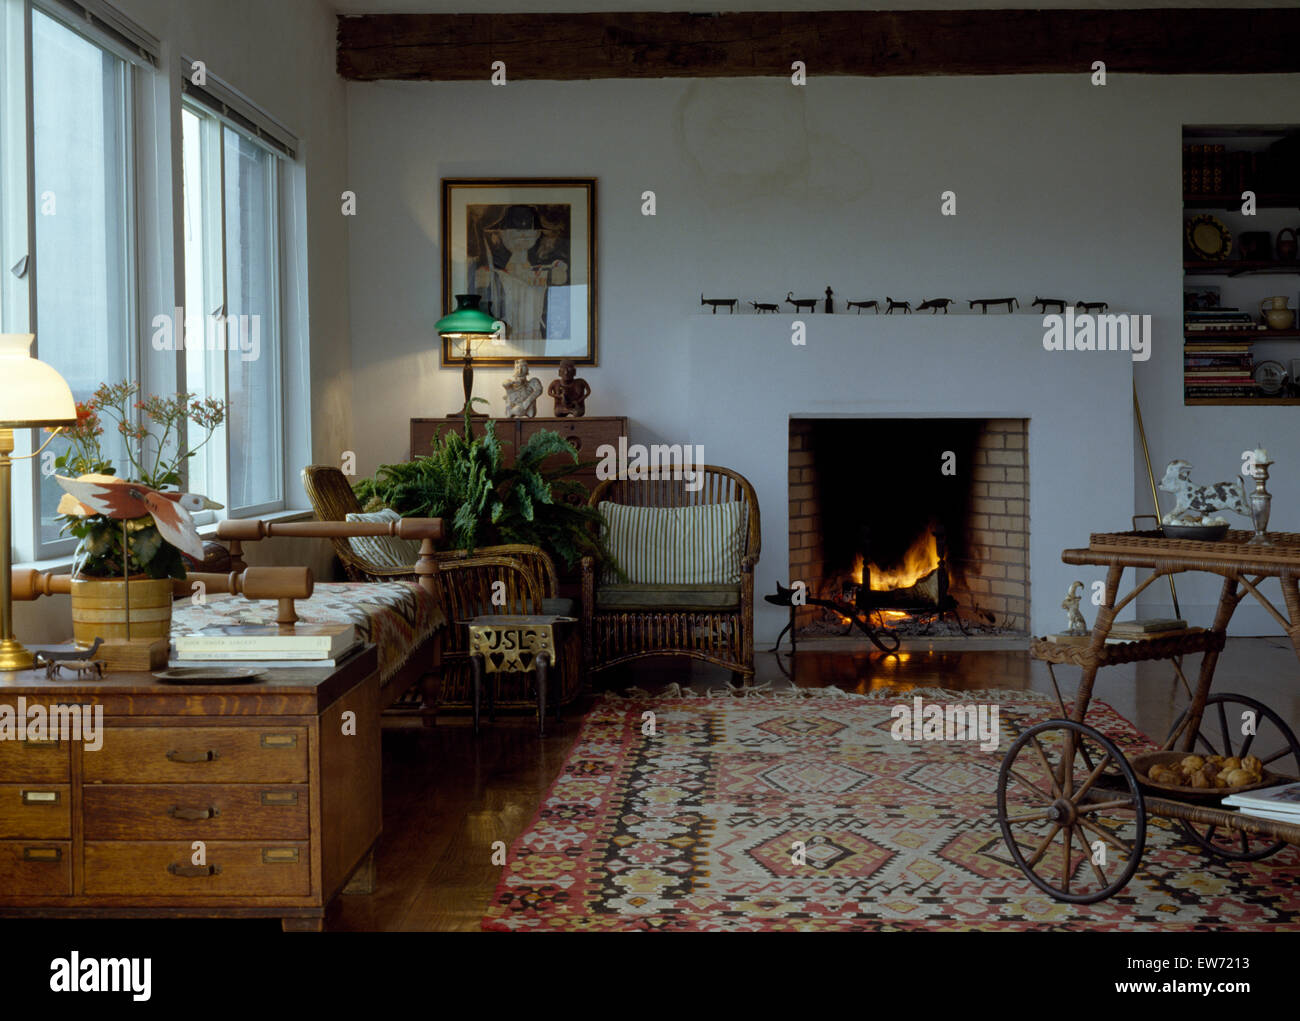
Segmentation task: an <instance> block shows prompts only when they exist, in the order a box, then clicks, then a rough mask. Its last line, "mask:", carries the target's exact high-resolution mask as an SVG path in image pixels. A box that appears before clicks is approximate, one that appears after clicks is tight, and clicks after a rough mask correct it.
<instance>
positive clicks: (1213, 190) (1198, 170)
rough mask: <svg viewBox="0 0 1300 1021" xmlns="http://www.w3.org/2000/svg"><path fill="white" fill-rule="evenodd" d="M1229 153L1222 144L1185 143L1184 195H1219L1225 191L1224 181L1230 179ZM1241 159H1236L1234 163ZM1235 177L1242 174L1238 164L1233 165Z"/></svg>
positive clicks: (1234, 154) (1233, 154)
mask: <svg viewBox="0 0 1300 1021" xmlns="http://www.w3.org/2000/svg"><path fill="white" fill-rule="evenodd" d="M1230 155H1232V156H1236V155H1237V153H1231V154H1229V153H1228V152H1227V150H1226V147H1225V146H1222V145H1212V144H1211V145H1185V146H1183V194H1184V195H1219V194H1222V193H1223V189H1224V182H1225V180H1227V179H1228V158H1229V156H1230ZM1236 162H1239V161H1234V163H1236ZM1233 170H1234V172H1235V173H1234V175H1233V176H1234V177H1236V176H1237V175H1239V174H1241V173H1242V171H1241V169H1240V168H1239V167H1238V166H1234V167H1233Z"/></svg>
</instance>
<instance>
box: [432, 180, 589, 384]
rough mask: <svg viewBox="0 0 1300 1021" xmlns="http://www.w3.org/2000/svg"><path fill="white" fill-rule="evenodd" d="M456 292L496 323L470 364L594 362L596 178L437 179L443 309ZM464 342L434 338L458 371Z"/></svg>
mask: <svg viewBox="0 0 1300 1021" xmlns="http://www.w3.org/2000/svg"><path fill="white" fill-rule="evenodd" d="M457 294H477V295H479V299H480V300H479V307H480V308H481V309H483V311H485V312H487V313H488V314H489V315H491V316H493V317H494V318H495V319H498V320H500V321H501V322H502V323H504V324H505V325H504V327H503V328H502V329H501V330H500V331H499V333H498V335H497V336H495V337H493V338H491V339H490V340H485V341H478V342H477V343H475V344H474V345H473V347H472V348H471V350H470V355H471V357H472V358H473V360H474V364H475V365H510V364H512V363H513V362H514V360H515V359H516V358H524V359H527V361H528V363H529V364H530V365H557V364H559V362H560V360H561V359H564V358H569V359H572V360H573V361H574V362H575V363H576V364H579V365H595V364H596V181H595V178H583V177H578V178H445V179H444V180H443V182H442V307H443V314H444V315H445V314H446V313H448V312H450V311H452V309H454V308H455V307H456V299H455V296H456V295H457ZM464 343H465V342H464V340H462V339H460V338H447V337H444V338H443V340H442V364H443V365H444V366H455V365H460V364H461V361H462V359H463V358H464V355H465V350H464Z"/></svg>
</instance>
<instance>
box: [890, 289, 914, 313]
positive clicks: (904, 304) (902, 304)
mask: <svg viewBox="0 0 1300 1021" xmlns="http://www.w3.org/2000/svg"><path fill="white" fill-rule="evenodd" d="M885 301H887V302H889V304H888V306H886V308H885V315H893V312H894V309H896V308H901V309H902V310H903V312H904V314H905V315H911V314H912V303H911V302H910V301H895V300H894V299H893V298H891V297H890V296H889V295H888V294H886V295H885Z"/></svg>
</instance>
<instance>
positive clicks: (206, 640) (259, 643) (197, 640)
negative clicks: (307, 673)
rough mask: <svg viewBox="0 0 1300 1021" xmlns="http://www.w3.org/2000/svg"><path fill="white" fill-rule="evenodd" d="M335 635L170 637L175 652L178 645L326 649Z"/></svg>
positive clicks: (262, 649) (200, 648)
mask: <svg viewBox="0 0 1300 1021" xmlns="http://www.w3.org/2000/svg"><path fill="white" fill-rule="evenodd" d="M335 641H336V639H335V638H334V636H332V635H297V636H293V635H285V636H284V637H280V638H277V637H275V636H266V635H258V636H252V635H250V636H248V637H241V636H239V635H211V636H208V635H177V636H176V637H174V638H173V639H172V644H173V645H174V646H175V647H176V650H177V651H178V652H179V651H181V650H182V649H183V650H186V651H188V652H200V651H205V650H206V651H211V652H258V653H269V652H298V653H308V654H309V653H312V652H317V651H319V652H322V653H326V654H328V653H330V652H332V651H333V650H334V648H335V644H334V643H335Z"/></svg>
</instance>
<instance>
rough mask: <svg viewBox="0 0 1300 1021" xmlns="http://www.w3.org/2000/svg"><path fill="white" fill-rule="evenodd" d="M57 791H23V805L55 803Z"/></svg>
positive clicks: (57, 801) (57, 798)
mask: <svg viewBox="0 0 1300 1021" xmlns="http://www.w3.org/2000/svg"><path fill="white" fill-rule="evenodd" d="M58 803H59V792H58V791H23V804H24V805H57V804H58Z"/></svg>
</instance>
